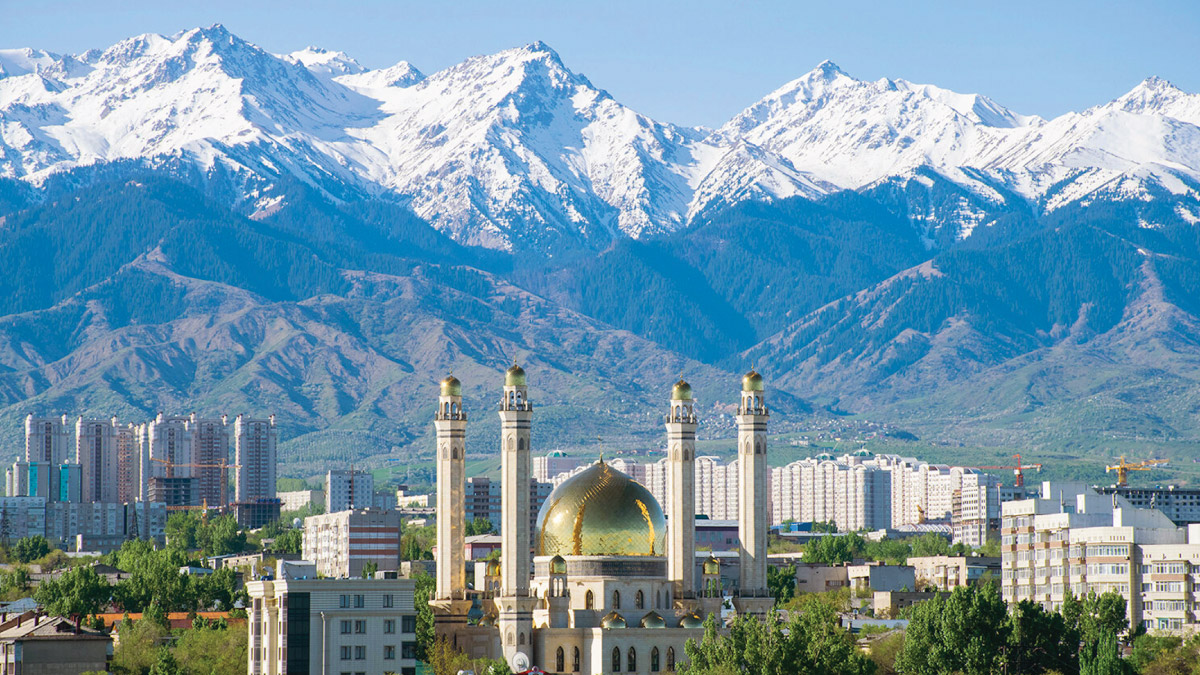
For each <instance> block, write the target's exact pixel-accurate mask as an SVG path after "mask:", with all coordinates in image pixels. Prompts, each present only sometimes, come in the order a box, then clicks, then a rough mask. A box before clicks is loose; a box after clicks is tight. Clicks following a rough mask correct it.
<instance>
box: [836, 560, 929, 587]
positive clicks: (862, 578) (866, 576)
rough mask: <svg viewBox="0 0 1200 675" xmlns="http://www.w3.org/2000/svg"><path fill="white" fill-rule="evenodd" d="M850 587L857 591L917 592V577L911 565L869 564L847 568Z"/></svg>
mask: <svg viewBox="0 0 1200 675" xmlns="http://www.w3.org/2000/svg"><path fill="white" fill-rule="evenodd" d="M846 575H847V577H848V578H849V581H850V586H851V587H852V588H854V589H856V590H864V591H865V590H872V591H915V590H918V589H917V577H916V574H915V572H914V570H913V568H912V566H911V565H885V564H883V563H880V562H868V563H862V564H859V565H849V566H848V567H847V568H846Z"/></svg>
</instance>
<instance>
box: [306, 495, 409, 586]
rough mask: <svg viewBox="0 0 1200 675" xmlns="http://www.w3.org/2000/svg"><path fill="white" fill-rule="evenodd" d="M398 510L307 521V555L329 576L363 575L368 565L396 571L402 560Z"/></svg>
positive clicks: (365, 511)
mask: <svg viewBox="0 0 1200 675" xmlns="http://www.w3.org/2000/svg"><path fill="white" fill-rule="evenodd" d="M401 527H402V524H401V521H400V513H399V512H398V511H381V510H378V509H358V510H354V511H338V512H337V513H326V514H323V515H319V516H309V517H307V518H305V519H304V547H303V556H304V559H305V560H310V561H312V562H313V564H315V565H316V567H317V572H319V573H321V574H322V575H324V576H326V577H337V578H346V577H357V576H361V575H362V572H363V568H364V566H366V565H367V564H368V563H375V565H376V566H377V567H378V569H380V570H394V569H396V566H397V564H398V563H399V561H400V530H401Z"/></svg>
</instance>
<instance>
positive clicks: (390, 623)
mask: <svg viewBox="0 0 1200 675" xmlns="http://www.w3.org/2000/svg"><path fill="white" fill-rule="evenodd" d="M383 632H384V633H385V634H386V635H391V634H392V633H395V632H396V620H395V619H384V620H383Z"/></svg>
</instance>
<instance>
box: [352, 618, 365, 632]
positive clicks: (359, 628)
mask: <svg viewBox="0 0 1200 675" xmlns="http://www.w3.org/2000/svg"><path fill="white" fill-rule="evenodd" d="M354 632H355V633H366V632H367V622H366V621H364V620H359V621H355V622H354Z"/></svg>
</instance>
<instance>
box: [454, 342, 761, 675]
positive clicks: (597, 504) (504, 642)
mask: <svg viewBox="0 0 1200 675" xmlns="http://www.w3.org/2000/svg"><path fill="white" fill-rule="evenodd" d="M499 409H500V424H501V434H500V439H501V445H502V448H501V452H502V469H501V470H502V491H503V492H502V510H503V519H502V520H503V522H502V523H501V533H500V534H501V542H502V543H501V546H502V549H501V557H500V561H499V563H498V564H497V563H489V564H488V565H487V573H486V576H485V578H484V579H483V580H482V582H481V580H479V579H476V580H475V584H474V586H475V588H474V589H469V588H468V587H467V584H466V568H465V561H464V559H463V555H464V551H463V537H464V530H465V525H466V523H465V522H464V518H465V517H464V509H463V497H464V489H465V488H464V483H465V480H466V467H465V455H466V446H465V437H466V425H467V414H466V411H465V410H464V409H463V404H462V383H461V382H459V380H458V379H457V378H455V377H453V376H450V377H447V378H446V379H444V380H442V382H441V394H440V396H439V397H438V410H437V413H436V415H435V418H434V424H435V426H436V427H437V448H436V449H437V515H438V517H437V588H436V592H435V597H434V599H432V600H431V601H430V605H431V607H432V609H433V611H434V616H435V631H436V633H437V635H438V637H439V638H440V637H445V638H446V639H447V640H448V641H449V642H450V643H451V644H452V645H453V646H454V647H455V648H457V649H459V650H460V651H463V652H465V653H466V654H468V655H469V656H471V657H472V658H483V657H487V658H500V657H503V658H504V659H505V660H506V661H507V662H508V664H509V666H510V668H512V670H513V672H522V671H525V670H529V669H530V668H532V667H537V668H541V669H542V670H545V671H547V672H551V673H595V674H600V673H660V672H661V673H669V672H673V671H675V670H676V669H677V668H678V667H679V666H680V665H682V662H683V660H684V658H685V657H684V644H685V643H686V642H687V640H688V639H689V638H696V639H700V638H701V636H702V634H703V622H704V619H705V617H706V616H708V615H709V614H716V615H717V616H718V617H720V612H721V606H722V603H723V602H724V598H725V596H726V594H731V595H732V603H733V608H734V610H735V611H736V612H737V613H748V614H756V615H760V616H761V615H765V614H766V613H767V612H769V611H770V608H771V606H772V604H773V600H772V598H771V596H770V593H769V592H768V591H767V522H768V521H767V497H768V495H767V471H768V468H767V418H768V412H767V405H766V399H765V395H764V391H763V378H762V376H761V375H759V374H758V373H756V372H754V371H753V370H751V371H750V372H749V373H747V374H746V375H745V376H744V377H743V378H742V392H741V403H740V405H739V407H738V414H737V423H738V441H737V447H738V450H737V451H738V457H739V459H740V462H739V466H740V471H741V475H740V480H739V497H740V499H739V503H740V507H739V513H738V532H739V538H740V549H739V550H740V583H739V584H738V585H737V587H736V588H734V589H723V588H721V586H720V584H721V582H720V579H721V576H720V569H719V564H718V562H717V560H716V559H715V558H712V557H711V556H709V558H708V559H707V560H704V559H703V558H701V560H700V561H699V564H698V561H697V557H696V550H695V545H696V544H695V485H694V484H693V482H694V476H695V468H694V462H695V459H696V413H695V408H694V401H693V398H692V388H691V387H690V386H689V385H688V384H687V383H686V382H684V381H683V380H682V379H680V380H679V382H677V383H676V384H675V385H674V387H673V388H672V389H671V399H670V403H669V407H668V409H667V412H666V414H665V415H664V421H665V424H666V431H667V453H668V456H667V461H668V465H669V469H668V472H669V477H668V491H667V492H668V495H669V497H668V499H669V502H670V503H669V504H667V512H666V514H664V513H663V509H662V506H661V505H660V504H659V503H658V501H657V500H656V499H655V498H654V497H653V496H652V495H651V494H650V491H649V490H647V489H646V488H645V487H644V486H642V485H641V484H639V483H638V482H636V481H634V480H633V479H632V478H630V477H629V476H627V475H625V474H624V473H621V472H620V471H617V470H615V469H613V468H612V467H611V466H609V465H608V464H605V463H604V461H603V458H601V459H600V461H597V462H596V463H595V464H594V465H592V466H591V467H589V468H587V469H586V470H584V471H582V472H580V473H578V474H576V475H575V476H573V477H571V478H570V479H568V480H567V481H565V482H563V483H562V484H560V485H559V486H558V487H557V488H555V490H554V491H553V492H552V493H551V494H550V496H549V498H548V499H547V500H546V502H545V504H544V505H543V506H542V509H541V511H540V512H539V513H538V516H537V524H536V526H535V528H534V530H533V531H532V532H530V529H529V528H530V522H531V519H530V518H529V489H528V487H527V486H528V485H529V482H530V478H531V462H530V427H531V424H532V418H533V404H532V402H531V401H530V400H529V395H528V388H527V386H526V376H525V371H524V370H523V369H522V368H521V367H520V366H517V365H513V366H512V367H511V368H509V369H508V371H507V372H506V373H505V376H504V389H503V394H502V396H501V398H500V406H499ZM668 516H669V518H670V519H669V520H668ZM480 602H481V603H482V605H483V615H482V618H478V619H477V620H476V619H473V618H469V617H468V614H469V613H471V609H472V606H473V605H475V606H476V612H475V615H478V605H477V604H476V603H480Z"/></svg>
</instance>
